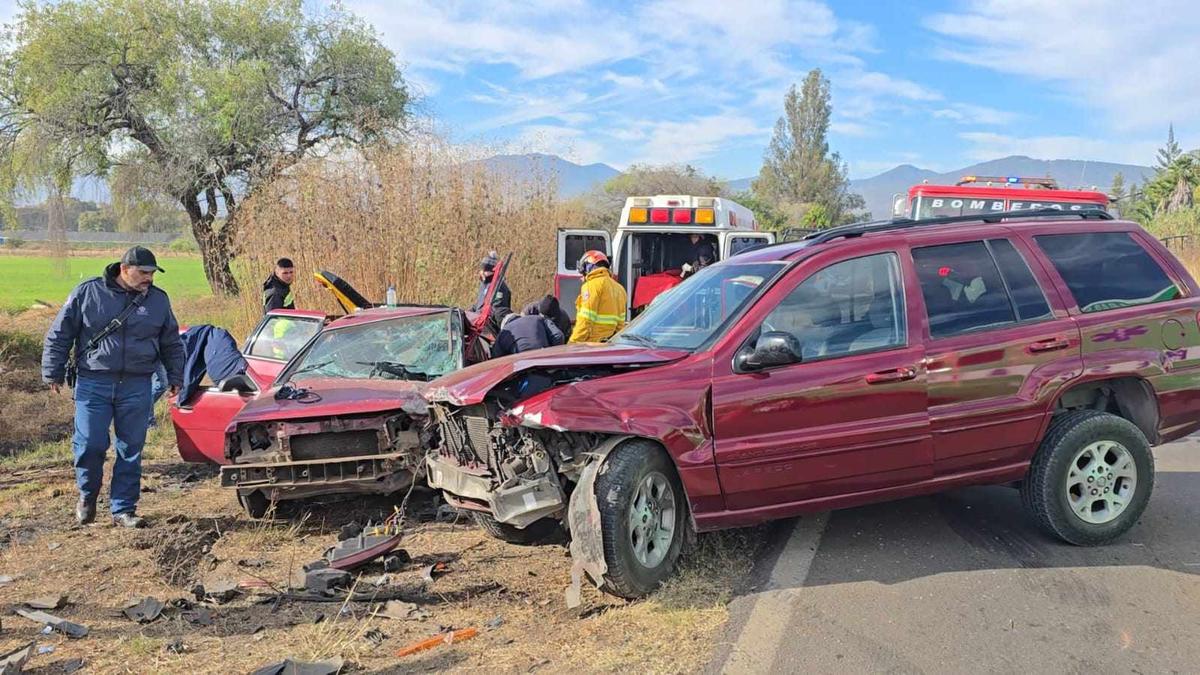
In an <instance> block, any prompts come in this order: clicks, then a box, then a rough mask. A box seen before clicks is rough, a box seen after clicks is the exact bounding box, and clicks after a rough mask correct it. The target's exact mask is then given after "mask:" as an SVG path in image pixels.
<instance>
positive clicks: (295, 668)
mask: <svg viewBox="0 0 1200 675" xmlns="http://www.w3.org/2000/svg"><path fill="white" fill-rule="evenodd" d="M344 665H345V662H344V661H342V660H341V659H340V658H337V659H330V660H328V661H317V662H315V663H311V662H306V661H296V660H293V659H284V660H282V661H279V662H277V663H272V664H270V665H267V666H263V667H262V668H259V669H258V670H256V671H254V672H253V673H251V675H335V673H337V672H338V671H340V670H341V669H342V667H343V666H344Z"/></svg>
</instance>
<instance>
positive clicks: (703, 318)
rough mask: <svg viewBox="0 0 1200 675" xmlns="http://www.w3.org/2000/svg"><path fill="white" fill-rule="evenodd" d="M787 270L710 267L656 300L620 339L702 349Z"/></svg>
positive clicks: (761, 266) (769, 265)
mask: <svg viewBox="0 0 1200 675" xmlns="http://www.w3.org/2000/svg"><path fill="white" fill-rule="evenodd" d="M783 267H784V264H783V263H756V264H747V265H731V264H724V265H715V266H713V267H708V268H705V269H703V270H701V271H700V272H699V273H697V274H696V276H694V277H692V278H691V279H688V280H687V281H686V282H684V283H682V284H680V285H678V286H676V287H675V288H672V289H671V290H669V291H667V292H665V293H663V294H662V295H659V296H658V297H657V298H655V299H654V302H653V303H651V304H650V307H649V308H648V309H646V311H645V312H643V313H642V314H641V315H640V316H639V317H638V318H637V319H635V320H634V321H633V323H631V324H629V326H628V327H627V328H626V329H625V330H623V331H621V332H620V333H619V334H618V335H617V337H616V338H615V339H616V340H619V341H621V342H628V343H634V344H641V345H644V346H646V345H649V346H661V347H676V348H681V349H696V348H697V347H699V346H700V345H702V344H704V342H705V341H706V340H708V338H710V337H712V335H713V334H715V333H716V332H717V330H718V329H719V328H720V327H721V324H722V323H724V322H725V319H727V318H729V316H730V315H732V314H734V313H735V312H737V311H738V309H740V308H741V306H742V305H743V304H745V302H746V299H747V298H749V297H750V296H751V295H752V294H753V293H754V291H755V290H756V289H757V288H758V287H759V286H761V285H763V284H764V283H766V282H768V281H770V280H771V279H772V278H774V277H775V275H777V274H779V272H780V271H781V270H782V269H783Z"/></svg>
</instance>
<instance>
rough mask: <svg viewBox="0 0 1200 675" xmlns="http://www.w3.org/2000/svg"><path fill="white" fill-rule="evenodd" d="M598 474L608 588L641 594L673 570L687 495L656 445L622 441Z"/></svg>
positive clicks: (681, 537) (635, 595) (626, 594)
mask: <svg viewBox="0 0 1200 675" xmlns="http://www.w3.org/2000/svg"><path fill="white" fill-rule="evenodd" d="M605 464H606V466H604V467H603V468H601V470H600V472H599V473H598V474H597V476H596V485H595V494H596V505H597V507H598V508H599V510H600V526H601V532H602V535H603V537H604V560H605V563H607V565H608V571H607V572H606V573H605V574H604V580H605V590H607V591H609V592H611V593H613V594H614V595H618V596H620V597H623V598H638V597H641V596H643V595H646V594H647V593H649V592H651V591H653V590H654V589H656V588H658V587H659V586H660V585H662V583H663V582H664V581H666V579H667V578H668V577H669V576H671V573H672V572H674V571H675V563H676V562H677V561H678V560H679V552H680V549H681V548H682V545H683V541H684V536H685V533H684V528H685V527H686V526H687V498H686V496H685V495H684V492H683V486H682V485H681V484H680V482H679V477H678V476H677V475H676V474H675V466H674V464H673V463H672V462H671V460H670V458H669V457H667V454H666V452H664V451H663V449H662V448H661V447H659V445H658V444H656V443H653V442H651V441H645V440H631V441H626V442H625V443H622V444H621V445H620V446H618V447H617V448H616V449H614V450H613V451H612V452H611V453H610V454H609V455H608V457H607V458H606V459H605Z"/></svg>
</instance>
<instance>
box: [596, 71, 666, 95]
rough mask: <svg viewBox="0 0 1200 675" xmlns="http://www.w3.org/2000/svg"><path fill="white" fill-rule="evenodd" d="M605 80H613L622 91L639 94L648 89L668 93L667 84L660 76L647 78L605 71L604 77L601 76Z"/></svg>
mask: <svg viewBox="0 0 1200 675" xmlns="http://www.w3.org/2000/svg"><path fill="white" fill-rule="evenodd" d="M600 79H601V80H603V81H604V82H612V83H613V84H615V85H616V86H617V88H618V89H619V90H622V91H621V93H627V94H639V93H645V92H646V91H655V92H658V93H659V94H665V93H667V85H665V84H663V82H662V80H660V79H658V78H645V77H640V76H638V75H619V74H617V73H614V72H612V71H608V72H606V73H604V77H602V78H600Z"/></svg>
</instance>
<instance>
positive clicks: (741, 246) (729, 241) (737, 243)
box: [721, 232, 775, 260]
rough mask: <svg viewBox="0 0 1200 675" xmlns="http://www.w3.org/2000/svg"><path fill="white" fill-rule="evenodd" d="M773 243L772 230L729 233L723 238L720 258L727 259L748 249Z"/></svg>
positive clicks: (773, 234) (773, 235)
mask: <svg viewBox="0 0 1200 675" xmlns="http://www.w3.org/2000/svg"><path fill="white" fill-rule="evenodd" d="M774 243H775V233H774V232H747V233H745V234H742V233H740V232H739V233H737V234H733V233H730V234H729V235H728V236H727V237H726V238H725V250H724V251H721V260H728V259H730V258H732V257H733V256H735V255H737V254H739V253H741V252H743V251H749V250H752V249H756V248H759V247H762V246H766V245H768V244H774Z"/></svg>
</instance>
